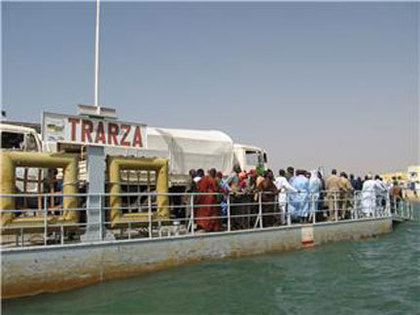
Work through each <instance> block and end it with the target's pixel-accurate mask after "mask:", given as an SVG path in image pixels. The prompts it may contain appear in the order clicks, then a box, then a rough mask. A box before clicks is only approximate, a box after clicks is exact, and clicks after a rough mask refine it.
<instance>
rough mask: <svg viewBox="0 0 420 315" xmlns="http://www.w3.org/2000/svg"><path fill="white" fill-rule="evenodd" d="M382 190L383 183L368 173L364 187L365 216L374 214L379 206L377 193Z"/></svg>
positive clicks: (363, 208)
mask: <svg viewBox="0 0 420 315" xmlns="http://www.w3.org/2000/svg"><path fill="white" fill-rule="evenodd" d="M382 191H383V187H382V185H380V184H379V183H378V182H377V181H376V180H373V177H372V175H371V174H368V175H366V180H365V182H364V183H363V188H362V211H363V213H364V215H365V216H367V217H372V216H373V215H374V213H375V211H376V207H377V203H376V201H377V200H376V198H377V194H378V193H379V192H382Z"/></svg>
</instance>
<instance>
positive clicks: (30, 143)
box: [25, 133, 38, 151]
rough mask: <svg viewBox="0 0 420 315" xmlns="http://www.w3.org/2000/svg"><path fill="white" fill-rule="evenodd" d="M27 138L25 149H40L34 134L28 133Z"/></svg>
mask: <svg viewBox="0 0 420 315" xmlns="http://www.w3.org/2000/svg"><path fill="white" fill-rule="evenodd" d="M25 140H26V141H25V151H38V146H37V144H36V140H35V137H34V135H32V134H30V133H28V134H27V135H26V139H25Z"/></svg>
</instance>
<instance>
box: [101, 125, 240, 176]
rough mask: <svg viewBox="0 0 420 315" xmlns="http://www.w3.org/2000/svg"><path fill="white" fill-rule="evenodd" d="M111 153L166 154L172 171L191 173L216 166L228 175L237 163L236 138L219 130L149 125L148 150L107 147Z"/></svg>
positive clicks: (170, 171) (140, 155)
mask: <svg viewBox="0 0 420 315" xmlns="http://www.w3.org/2000/svg"><path fill="white" fill-rule="evenodd" d="M105 152H106V153H107V154H110V155H123V156H136V157H166V158H168V159H169V173H170V174H172V175H187V174H188V171H189V170H190V169H195V170H197V169H199V168H202V169H203V170H204V171H207V170H209V169H210V168H213V167H214V168H216V169H217V170H218V171H222V172H223V173H224V174H228V173H229V172H230V171H231V170H232V166H233V157H234V150H233V141H232V139H231V138H230V137H229V136H228V135H227V134H225V133H223V132H221V131H217V130H191V129H169V128H155V127H148V128H147V149H131V148H121V147H106V148H105Z"/></svg>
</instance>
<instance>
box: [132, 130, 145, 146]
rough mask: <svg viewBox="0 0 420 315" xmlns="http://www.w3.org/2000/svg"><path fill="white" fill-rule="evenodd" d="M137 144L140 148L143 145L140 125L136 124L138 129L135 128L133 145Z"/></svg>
mask: <svg viewBox="0 0 420 315" xmlns="http://www.w3.org/2000/svg"><path fill="white" fill-rule="evenodd" d="M136 146H137V147H139V148H141V147H142V146H143V143H142V139H141V132H140V127H139V126H136V129H135V130H134V139H133V147H136Z"/></svg>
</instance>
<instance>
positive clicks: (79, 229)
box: [0, 191, 412, 249]
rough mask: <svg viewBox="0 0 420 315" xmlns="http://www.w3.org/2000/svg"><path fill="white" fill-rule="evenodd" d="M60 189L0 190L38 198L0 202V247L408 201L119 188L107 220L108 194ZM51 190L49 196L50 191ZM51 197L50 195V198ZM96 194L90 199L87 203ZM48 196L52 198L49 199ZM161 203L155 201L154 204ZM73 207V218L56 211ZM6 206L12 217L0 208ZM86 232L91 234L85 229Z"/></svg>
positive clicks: (230, 224)
mask: <svg viewBox="0 0 420 315" xmlns="http://www.w3.org/2000/svg"><path fill="white" fill-rule="evenodd" d="M158 195H167V196H168V198H169V201H170V202H169V205H168V208H169V213H170V215H169V216H166V217H159V216H157V215H156V214H157V212H158V211H157V210H158V204H157V203H156V197H157V196H158ZM65 196H67V195H63V194H30V195H28V194H15V195H0V198H16V199H15V201H16V204H19V203H21V202H19V200H21V199H22V198H37V199H38V198H41V199H42V200H43V208H42V209H41V210H38V209H13V210H2V211H1V215H2V218H1V219H2V226H1V234H2V240H1V248H2V249H5V248H13V247H24V248H26V247H31V246H51V245H59V246H60V245H61V246H66V245H69V244H77V243H83V242H105V241H120V240H131V239H139V240H140V239H145V240H146V239H147V240H150V239H160V238H168V237H184V236H199V235H203V234H216V233H234V232H236V231H253V230H264V229H273V228H284V227H291V226H298V225H302V224H307V225H309V224H310V225H313V224H315V225H316V224H324V223H325V222H338V221H357V220H366V219H375V218H385V217H391V216H392V213H393V212H394V213H405V212H404V211H406V212H407V211H412V209H411V210H407V207H409V204H408V203H405V202H396V201H395V200H391V197H390V196H389V195H388V194H375V193H373V192H372V193H370V194H369V193H366V192H354V193H342V192H337V191H334V192H332V191H322V192H320V193H317V194H311V193H308V192H298V193H288V194H285V193H277V192H276V193H272V192H261V191H260V192H253V193H167V194H157V193H155V192H149V193H148V192H144V193H122V194H119V196H120V197H121V198H122V200H123V202H122V206H121V207H120V208H119V209H120V210H122V213H123V214H122V216H121V217H120V218H118V220H117V221H115V220H111V218H110V215H109V213H110V210H111V208H112V207H111V206H110V205H109V197H110V196H111V194H75V195H72V196H75V197H77V198H78V200H79V206H78V207H75V208H71V209H63V207H62V205H61V204H60V200H61V201H62V199H63V197H65ZM52 198H53V199H52ZM54 198H55V199H54ZM89 198H96V206H92V204H91V203H89ZM52 200H56V201H57V204H58V205H57V204H55V202H53V201H52ZM160 207H161V206H160ZM65 211H78V212H79V215H78V217H79V218H80V219H79V220H78V221H77V222H76V221H73V222H69V221H66V220H65V219H64V218H63V213H64V212H65ZM7 213H13V214H14V216H15V217H14V219H13V220H9V221H7V220H4V218H3V215H4V214H7ZM89 235H91V236H92V235H93V237H89Z"/></svg>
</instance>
